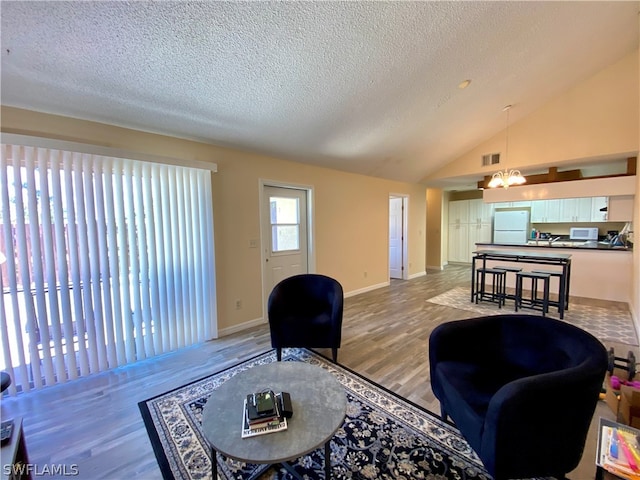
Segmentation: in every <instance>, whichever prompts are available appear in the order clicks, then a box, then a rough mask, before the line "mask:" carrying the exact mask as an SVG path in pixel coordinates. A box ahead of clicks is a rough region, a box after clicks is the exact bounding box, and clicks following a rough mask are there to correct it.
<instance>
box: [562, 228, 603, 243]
mask: <svg viewBox="0 0 640 480" xmlns="http://www.w3.org/2000/svg"><path fill="white" fill-rule="evenodd" d="M569 238H570V239H571V240H597V239H598V229H597V228H596V227H572V228H571V229H570V230H569Z"/></svg>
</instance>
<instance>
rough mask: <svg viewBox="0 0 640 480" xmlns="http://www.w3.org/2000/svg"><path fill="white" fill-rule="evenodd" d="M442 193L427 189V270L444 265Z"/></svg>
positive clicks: (444, 238)
mask: <svg viewBox="0 0 640 480" xmlns="http://www.w3.org/2000/svg"><path fill="white" fill-rule="evenodd" d="M442 199H443V192H442V190H439V189H435V188H428V189H427V268H435V269H442V267H443V266H444V265H445V263H446V262H445V261H444V256H443V252H445V251H446V243H444V241H445V240H446V238H447V236H446V235H445V234H444V232H446V228H445V225H444V220H445V219H444V218H443V208H442Z"/></svg>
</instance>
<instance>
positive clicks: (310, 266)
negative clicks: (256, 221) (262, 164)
mask: <svg viewBox="0 0 640 480" xmlns="http://www.w3.org/2000/svg"><path fill="white" fill-rule="evenodd" d="M266 187H277V188H291V189H294V190H302V191H304V192H306V194H307V271H308V272H309V273H315V271H316V249H315V230H314V224H315V219H314V215H313V212H314V207H313V186H312V185H303V184H296V183H290V182H281V181H277V180H268V179H264V178H260V179H259V195H258V198H259V200H258V211H259V212H260V247H261V248H260V276H261V279H262V318H263V320H264V322H267V321H268V318H267V301H268V300H269V294H270V293H271V292H265V288H266V284H267V282H266V278H265V275H266V268H265V266H266V259H267V256H266V253H265V245H268V244H269V239H268V238H264V232H263V230H264V229H263V228H262V225H264V222H265V218H264V212H265V209H264V208H263V205H262V203H263V199H264V190H265V188H266Z"/></svg>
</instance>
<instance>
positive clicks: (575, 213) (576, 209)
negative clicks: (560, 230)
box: [559, 197, 593, 222]
mask: <svg viewBox="0 0 640 480" xmlns="http://www.w3.org/2000/svg"><path fill="white" fill-rule="evenodd" d="M592 204H593V201H592V199H591V198H590V197H585V198H563V199H561V200H560V218H559V221H560V222H590V221H591V209H592Z"/></svg>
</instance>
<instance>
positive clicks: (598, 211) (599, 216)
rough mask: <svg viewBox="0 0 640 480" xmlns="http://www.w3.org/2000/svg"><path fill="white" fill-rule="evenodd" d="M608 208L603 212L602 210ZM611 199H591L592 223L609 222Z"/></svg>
mask: <svg viewBox="0 0 640 480" xmlns="http://www.w3.org/2000/svg"><path fill="white" fill-rule="evenodd" d="M603 208H606V210H605V211H604V212H603V211H602V209H603ZM608 208H609V197H592V198H591V221H592V222H606V221H607V220H609V212H608V211H607V210H608Z"/></svg>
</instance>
